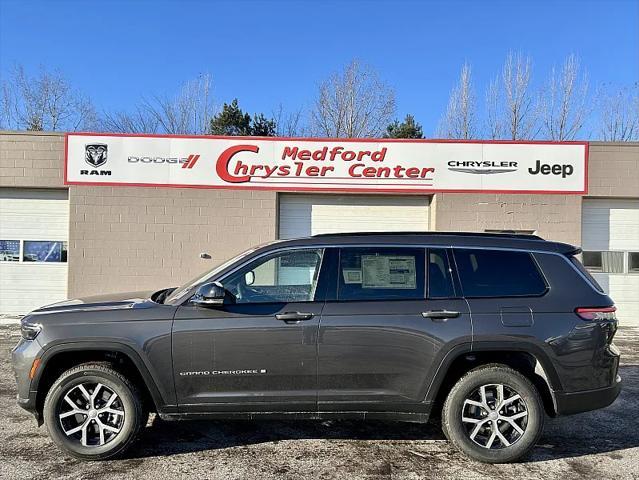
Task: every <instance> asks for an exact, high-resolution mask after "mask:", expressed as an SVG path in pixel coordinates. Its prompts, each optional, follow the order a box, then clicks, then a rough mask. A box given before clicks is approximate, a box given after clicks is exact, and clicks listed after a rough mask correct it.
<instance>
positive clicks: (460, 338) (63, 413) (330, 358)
mask: <svg viewBox="0 0 639 480" xmlns="http://www.w3.org/2000/svg"><path fill="white" fill-rule="evenodd" d="M579 253H580V250H579V249H578V248H575V247H573V246H571V245H567V244H563V243H557V242H550V241H545V240H543V239H541V238H539V237H536V236H532V235H525V236H524V235H494V234H475V233H468V234H460V233H359V234H332V235H317V236H314V237H310V238H302V239H297V240H286V241H278V242H274V243H270V244H268V245H264V246H261V247H258V248H255V249H252V250H249V251H247V252H245V253H243V254H241V255H239V256H238V257H236V258H234V259H232V260H230V261H228V262H226V263H225V264H223V265H221V266H219V267H217V268H215V269H214V270H212V271H210V272H207V273H206V274H204V275H201V276H199V277H198V278H196V279H194V280H193V281H190V282H188V283H186V284H185V285H183V286H181V287H178V288H168V289H164V290H159V291H156V292H146V293H133V294H131V293H129V294H121V295H103V296H96V297H90V298H84V299H78V300H69V301H66V302H62V303H57V304H54V305H50V306H47V307H43V308H40V309H38V310H36V311H34V312H32V313H30V314H29V315H27V316H26V317H25V318H24V319H23V320H22V337H23V338H22V339H21V340H20V342H19V343H18V345H17V346H16V347H15V349H14V350H13V366H14V370H15V375H16V380H17V383H18V402H19V404H20V405H21V406H22V407H24V408H25V409H26V410H28V411H30V412H31V413H33V414H34V415H35V417H36V419H37V420H38V422H39V424H42V423H45V424H46V426H47V429H48V431H49V434H50V436H51V438H52V439H53V440H54V442H55V443H56V444H57V445H59V446H60V447H61V448H62V449H63V450H64V451H66V452H68V453H69V454H71V455H73V456H75V457H78V458H82V459H87V460H100V459H106V458H111V457H114V456H116V455H119V454H122V453H123V452H124V451H125V450H126V449H127V448H128V447H129V446H130V445H131V444H132V442H133V441H134V439H135V438H136V436H137V435H138V434H139V433H140V431H141V429H142V428H143V427H144V426H145V425H146V422H147V418H148V414H149V412H156V413H157V414H158V415H159V416H160V418H162V419H164V420H178V419H179V420H182V419H193V418H246V419H249V418H251V419H252V418H266V417H269V418H273V417H283V418H292V417H293V416H294V418H312V419H335V418H360V419H365V418H367V419H368V418H374V419H392V420H400V421H409V422H426V421H428V419H429V418H433V417H436V418H440V419H441V425H442V429H443V431H444V434H445V435H446V437H447V438H448V439H449V440H450V441H451V442H452V444H453V445H455V446H456V447H457V448H458V449H460V450H461V451H463V452H464V453H465V454H467V455H468V456H470V457H472V458H474V459H477V460H481V461H484V462H494V463H496V462H510V461H514V460H517V459H519V458H521V457H522V456H523V455H525V454H526V453H527V452H529V451H530V450H531V449H532V448H533V447H534V445H535V443H536V442H537V440H538V439H539V436H540V435H541V433H542V428H543V422H544V417H545V415H546V414H547V415H550V416H556V415H567V414H572V413H578V412H583V411H586V410H592V409H596V408H602V407H605V406H607V405H609V404H610V403H612V402H613V401H614V399H615V398H616V397H617V395H618V394H619V391H620V388H621V379H620V377H619V375H618V374H617V369H618V365H619V353H618V351H617V349H616V347H615V346H614V345H613V343H612V339H613V337H614V335H615V331H616V329H617V321H616V319H615V313H614V312H615V307H614V305H613V302H612V300H611V299H610V298H609V297H608V296H607V295H606V294H605V293H604V292H603V291H602V289H601V287H600V286H599V285H598V284H597V282H596V281H595V280H594V279H593V278H592V277H591V276H590V275H589V274H588V273H587V272H586V271H585V270H584V268H583V267H582V265H581V263H580V262H579V260H578V259H577V258H575V256H576V255H578V254H579ZM291 414H294V415H291Z"/></svg>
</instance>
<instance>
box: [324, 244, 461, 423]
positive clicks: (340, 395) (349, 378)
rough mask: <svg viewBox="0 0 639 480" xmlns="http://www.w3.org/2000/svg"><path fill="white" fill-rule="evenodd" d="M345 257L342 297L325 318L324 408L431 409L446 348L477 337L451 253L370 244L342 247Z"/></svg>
mask: <svg viewBox="0 0 639 480" xmlns="http://www.w3.org/2000/svg"><path fill="white" fill-rule="evenodd" d="M337 257H338V258H336V261H335V266H336V269H335V274H334V275H333V278H335V279H336V282H335V283H336V285H335V293H334V296H333V297H332V298H331V294H330V293H329V299H328V301H327V303H326V306H325V308H324V311H323V312H322V317H321V320H320V333H319V339H318V362H319V364H318V408H319V410H320V411H349V410H350V411H355V410H364V411H395V412H399V411H409V412H411V411H422V409H426V408H427V407H426V406H425V405H424V398H425V394H426V391H427V389H428V386H429V384H430V379H431V378H432V375H433V374H434V371H435V369H436V368H437V366H438V365H439V363H440V362H441V360H442V358H443V355H444V354H445V351H446V349H447V348H449V347H450V345H451V344H452V343H455V342H458V343H459V342H470V340H471V324H470V315H469V312H468V307H467V304H466V302H465V300H463V299H462V298H461V297H459V296H457V295H456V290H455V283H454V282H453V275H452V270H451V268H450V265H451V264H450V257H449V253H448V252H447V250H446V249H431V250H430V251H428V254H427V250H426V249H425V248H422V247H412V246H411V247H403V246H401V247H387V246H380V247H377V246H375V247H369V246H366V247H344V248H341V249H340V250H339V255H338V256H337ZM427 278H428V279H429V280H427ZM427 291H428V292H429V297H430V298H427V296H426V293H427Z"/></svg>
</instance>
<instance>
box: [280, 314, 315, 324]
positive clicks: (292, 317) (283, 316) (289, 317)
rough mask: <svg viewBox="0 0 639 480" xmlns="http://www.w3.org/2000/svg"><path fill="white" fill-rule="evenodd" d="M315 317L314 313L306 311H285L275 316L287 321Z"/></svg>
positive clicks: (291, 321) (295, 321)
mask: <svg viewBox="0 0 639 480" xmlns="http://www.w3.org/2000/svg"><path fill="white" fill-rule="evenodd" d="M313 317H314V315H313V314H312V313H305V312H284V313H278V314H277V315H275V318H277V319H278V320H282V321H283V322H286V323H297V322H301V321H304V320H310V319H311V318H313Z"/></svg>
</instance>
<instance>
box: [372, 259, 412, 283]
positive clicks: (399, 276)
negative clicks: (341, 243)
mask: <svg viewBox="0 0 639 480" xmlns="http://www.w3.org/2000/svg"><path fill="white" fill-rule="evenodd" d="M415 285H416V273H415V257H411V256H396V255H362V288H397V289H405V290H411V289H414V288H415Z"/></svg>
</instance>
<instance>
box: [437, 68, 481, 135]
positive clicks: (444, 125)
mask: <svg viewBox="0 0 639 480" xmlns="http://www.w3.org/2000/svg"><path fill="white" fill-rule="evenodd" d="M475 134H476V128H475V94H474V92H473V85H472V79H471V69H470V65H468V63H464V65H463V66H462V70H461V74H460V76H459V83H458V84H457V85H455V87H454V88H453V90H452V91H451V93H450V98H449V100H448V107H447V108H446V113H444V115H443V117H442V118H441V120H440V123H439V129H438V136H440V137H443V138H459V139H465V140H467V139H470V138H474V137H475Z"/></svg>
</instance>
